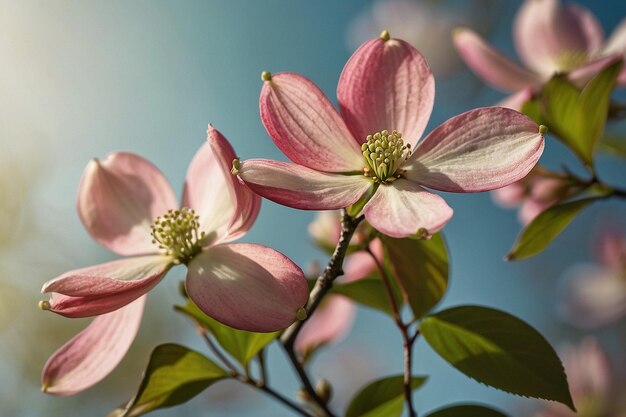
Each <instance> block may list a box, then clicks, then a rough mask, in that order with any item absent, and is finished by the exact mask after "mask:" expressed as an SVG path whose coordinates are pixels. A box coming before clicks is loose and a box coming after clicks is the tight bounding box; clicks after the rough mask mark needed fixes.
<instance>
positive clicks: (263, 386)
mask: <svg viewBox="0 0 626 417" xmlns="http://www.w3.org/2000/svg"><path fill="white" fill-rule="evenodd" d="M198 333H200V336H202V338H203V339H204V341H205V342H206V344H207V346H208V347H209V349H210V350H211V352H213V353H214V354H215V356H217V358H218V359H219V360H220V361H221V362H222V364H223V365H224V366H226V367H227V368H228V369H229V370H230V374H231V376H232V377H233V378H234V379H236V380H237V381H239V382H241V383H242V384H246V385H249V386H251V387H254V388H256V389H259V390H261V391H263V392H265V393H266V394H268V395H269V396H270V397H273V398H274V399H275V400H277V401H279V402H281V403H283V404H284V405H285V406H287V407H289V408H291V409H292V410H293V411H295V412H296V413H298V414H299V415H301V416H304V417H314V416H312V415H311V414H309V413H308V412H307V411H306V410H304V409H303V408H301V407H300V406H299V405H298V404H296V403H295V402H293V401H291V400H289V399H288V398H286V397H284V396H283V395H282V394H280V393H279V392H277V391H274V390H273V389H272V388H270V387H269V386H268V385H267V376H262V378H263V379H261V380H258V381H256V380H254V379H253V378H251V377H250V375H249V374H246V375H243V374H241V372H239V370H238V369H237V367H236V366H235V365H234V364H233V363H232V362H231V361H230V360H229V359H228V358H227V357H226V356H225V355H224V354H223V353H222V352H221V351H220V349H219V348H218V347H217V346H216V345H215V343H213V340H211V337H210V336H209V335H208V333H207V331H206V330H205V329H204V328H202V327H199V328H198ZM259 357H261V355H259ZM259 363H261V360H260V361H259ZM264 369H265V366H264V365H263V366H262V367H261V374H262V375H264V374H265V371H264Z"/></svg>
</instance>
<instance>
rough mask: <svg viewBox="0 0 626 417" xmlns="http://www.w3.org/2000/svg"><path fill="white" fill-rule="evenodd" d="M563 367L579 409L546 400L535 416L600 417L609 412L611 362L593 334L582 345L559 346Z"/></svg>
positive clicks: (575, 403)
mask: <svg viewBox="0 0 626 417" xmlns="http://www.w3.org/2000/svg"><path fill="white" fill-rule="evenodd" d="M560 356H561V359H562V361H563V367H564V368H565V373H566V374H567V380H568V383H569V388H570V391H571V394H572V399H573V400H574V405H576V409H577V410H578V413H574V412H573V411H572V410H570V409H569V408H568V407H566V406H564V405H562V404H559V403H554V402H547V403H546V406H545V408H544V409H543V410H541V411H540V412H538V413H537V414H536V415H535V417H576V416H578V417H597V416H604V415H607V411H608V409H609V406H610V400H611V398H610V395H611V382H612V381H611V364H610V363H609V359H608V357H607V356H606V353H605V352H604V350H603V349H602V347H601V346H600V345H599V344H598V342H597V341H596V340H595V339H593V338H590V337H588V338H586V339H584V340H583V341H582V342H581V343H580V344H579V345H576V346H572V345H568V346H565V347H564V348H563V349H560Z"/></svg>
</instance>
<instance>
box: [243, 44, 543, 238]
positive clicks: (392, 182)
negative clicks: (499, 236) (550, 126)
mask: <svg viewBox="0 0 626 417" xmlns="http://www.w3.org/2000/svg"><path fill="white" fill-rule="evenodd" d="M263 79H264V80H265V82H264V84H263V88H262V91H261V97H260V110H261V119H262V121H263V124H264V126H265V128H266V130H267V131H268V133H269V135H270V137H271V138H272V139H273V140H274V142H275V143H276V145H277V146H278V147H279V148H280V149H281V151H282V152H283V153H284V154H285V155H286V156H287V157H288V158H289V159H291V161H293V163H287V162H278V161H272V160H267V159H251V160H247V161H243V162H239V161H235V162H236V163H235V166H234V171H233V172H235V173H237V174H238V175H239V177H240V178H241V179H242V180H243V181H245V183H246V184H247V185H248V186H249V187H250V188H251V189H252V190H253V191H254V192H256V193H258V194H260V195H262V196H264V197H266V198H268V199H270V200H273V201H275V202H277V203H279V204H283V205H286V206H289V207H294V208H299V209H305V210H332V209H338V208H342V207H347V206H349V205H351V204H354V203H356V202H357V201H358V200H360V199H361V198H364V199H367V200H368V201H367V203H365V205H364V207H363V213H364V215H365V217H366V219H367V220H368V222H369V223H370V224H371V225H372V226H373V227H374V228H376V229H377V230H378V231H380V232H382V233H384V234H387V235H389V236H393V237H404V236H408V235H412V234H414V233H416V232H418V231H420V230H421V231H422V232H424V231H426V232H427V233H430V234H432V233H435V232H437V231H439V230H440V229H441V228H442V227H443V226H444V225H445V224H446V223H447V222H448V221H449V220H450V218H451V217H452V209H451V208H450V207H449V206H448V205H447V204H446V202H445V201H444V200H443V198H441V197H440V196H438V195H437V194H434V193H431V192H429V191H426V190H425V189H424V188H422V186H426V187H430V188H433V189H436V190H441V191H451V192H461V193H468V192H478V191H486V190H492V189H495V188H500V187H503V186H505V185H508V184H510V183H512V182H514V181H517V180H519V179H520V178H523V177H524V176H525V175H526V174H527V173H528V172H529V171H530V169H531V168H532V167H533V166H534V165H535V163H536V162H537V160H538V159H539V156H540V155H541V153H542V151H543V146H544V141H543V135H542V133H541V132H540V127H539V126H538V125H537V124H536V123H534V122H533V121H532V120H531V119H529V118H528V117H526V116H524V115H522V114H520V113H517V112H515V111H513V110H510V109H505V108H498V107H490V108H481V109H475V110H471V111H469V112H466V113H463V114H461V115H459V116H456V117H453V118H452V119H450V120H448V121H446V122H445V123H444V124H442V125H441V126H439V127H438V128H436V129H435V130H434V131H432V132H431V133H430V134H429V135H428V136H427V137H426V138H425V139H424V140H423V141H421V142H420V143H419V144H418V145H417V146H415V145H416V144H417V142H418V139H419V138H420V136H421V135H422V133H423V131H424V129H425V127H426V124H427V122H428V119H429V117H430V113H431V111H432V107H433V102H434V96H435V84H434V78H433V75H432V72H431V71H430V69H429V68H428V65H427V63H426V61H425V59H424V58H423V57H422V55H421V54H420V53H419V52H418V51H417V50H416V49H415V48H413V47H412V46H411V45H409V44H408V43H406V42H404V41H402V40H399V39H391V38H390V37H389V34H388V33H387V32H383V33H382V34H381V37H380V38H377V39H371V40H369V41H367V42H365V43H364V44H363V45H362V46H361V47H360V48H359V49H358V50H357V51H356V52H355V53H354V55H352V57H351V58H350V59H349V60H348V62H347V63H346V66H345V67H344V69H343V72H342V74H341V77H340V80H339V85H338V87H337V96H338V100H339V106H340V109H341V115H340V114H339V113H337V111H336V110H335V109H334V108H333V106H332V105H331V103H330V102H329V100H328V99H327V98H326V97H325V96H324V94H323V93H322V92H321V91H320V90H319V89H318V88H317V86H315V84H313V83H312V82H311V81H309V80H308V79H306V78H304V77H302V76H300V75H298V74H294V73H280V74H276V75H273V76H272V75H270V74H269V73H263ZM414 148H415V149H414ZM413 149H414V151H413Z"/></svg>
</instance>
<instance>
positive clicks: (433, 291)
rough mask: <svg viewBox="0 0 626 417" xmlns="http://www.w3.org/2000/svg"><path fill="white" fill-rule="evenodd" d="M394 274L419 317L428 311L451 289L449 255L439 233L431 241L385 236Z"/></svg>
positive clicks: (385, 245)
mask: <svg viewBox="0 0 626 417" xmlns="http://www.w3.org/2000/svg"><path fill="white" fill-rule="evenodd" d="M382 240H383V246H384V248H385V253H386V254H387V256H388V258H389V263H390V264H391V267H392V269H393V276H394V278H395V279H396V281H397V282H398V285H399V286H400V288H402V290H403V292H404V294H405V296H406V297H407V299H408V301H409V304H410V306H411V310H412V311H413V315H414V316H415V318H416V319H419V318H420V317H422V316H424V314H426V313H428V312H429V311H430V310H431V309H432V308H433V307H434V306H435V305H437V303H438V302H439V300H441V298H442V297H443V295H444V294H445V292H446V289H447V288H448V255H447V252H446V245H445V242H444V240H443V237H442V236H441V234H440V233H438V234H435V235H434V236H433V237H432V238H431V239H429V240H416V239H410V238H405V239H394V238H391V237H388V236H384V237H383V238H382Z"/></svg>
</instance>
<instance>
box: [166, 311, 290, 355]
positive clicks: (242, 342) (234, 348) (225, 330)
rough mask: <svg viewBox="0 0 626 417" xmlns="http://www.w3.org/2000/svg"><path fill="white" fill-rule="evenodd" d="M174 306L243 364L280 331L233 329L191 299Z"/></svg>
mask: <svg viewBox="0 0 626 417" xmlns="http://www.w3.org/2000/svg"><path fill="white" fill-rule="evenodd" d="M174 308H175V309H176V310H177V311H179V312H181V313H183V314H185V315H187V316H189V317H191V318H192V319H193V320H194V321H195V322H196V323H197V324H198V325H200V326H202V327H204V328H206V329H207V330H208V331H209V332H211V334H212V335H213V336H214V337H215V339H216V340H217V342H218V343H219V344H220V346H222V347H223V348H224V350H225V351H226V352H228V353H229V354H230V355H231V356H232V357H233V358H235V359H236V360H237V361H238V362H239V363H241V364H242V365H243V366H245V365H246V364H247V363H248V362H250V359H252V358H254V357H255V356H256V354H257V353H259V352H260V351H261V349H263V348H264V347H265V346H267V344H268V343H270V342H271V341H272V340H274V339H275V338H276V337H277V336H278V335H279V333H280V332H274V333H254V332H246V331H244V330H237V329H233V328H232V327H229V326H226V325H225V324H222V323H220V322H219V321H217V320H214V319H212V318H211V317H209V316H207V315H206V314H204V312H203V311H202V310H200V309H199V308H198V306H197V305H196V304H194V302H193V301H191V300H189V302H188V303H187V305H185V306H175V307H174Z"/></svg>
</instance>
